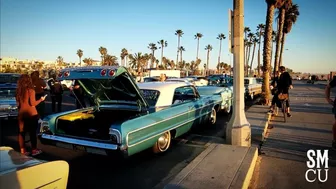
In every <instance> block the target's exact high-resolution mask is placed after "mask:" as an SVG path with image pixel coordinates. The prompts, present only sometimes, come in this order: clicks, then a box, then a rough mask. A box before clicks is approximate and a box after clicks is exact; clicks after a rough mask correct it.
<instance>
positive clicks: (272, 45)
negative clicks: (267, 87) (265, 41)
mask: <svg viewBox="0 0 336 189" xmlns="http://www.w3.org/2000/svg"><path fill="white" fill-rule="evenodd" d="M273 51H274V42H273V40H272V43H271V62H272V59H273ZM271 71H272V70H271Z"/></svg>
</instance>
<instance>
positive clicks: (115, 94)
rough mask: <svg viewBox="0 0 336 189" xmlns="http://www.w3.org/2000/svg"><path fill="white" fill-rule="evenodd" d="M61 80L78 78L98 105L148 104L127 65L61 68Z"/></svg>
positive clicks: (141, 106)
mask: <svg viewBox="0 0 336 189" xmlns="http://www.w3.org/2000/svg"><path fill="white" fill-rule="evenodd" d="M58 78H59V80H78V82H79V84H80V85H81V87H82V88H83V89H84V90H85V92H86V93H87V94H89V96H91V97H92V100H93V102H94V103H95V105H96V106H98V107H100V106H102V105H117V104H122V105H134V106H138V107H139V108H140V109H141V108H143V107H145V108H147V107H148V104H147V102H146V100H145V99H144V97H143V96H142V93H141V92H140V89H139V88H138V86H137V84H136V83H135V81H134V79H133V78H132V76H131V75H130V74H129V73H128V71H127V69H126V68H125V67H119V66H93V67H81V68H69V69H63V70H61V72H60V74H59V75H58Z"/></svg>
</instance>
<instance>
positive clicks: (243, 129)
mask: <svg viewBox="0 0 336 189" xmlns="http://www.w3.org/2000/svg"><path fill="white" fill-rule="evenodd" d="M229 19H231V18H229ZM232 29H233V45H232V47H233V63H234V65H233V68H234V75H233V94H234V98H233V114H232V117H231V119H230V121H229V123H228V124H227V128H226V139H227V142H228V143H229V144H232V145H237V146H251V125H250V123H249V122H248V121H247V119H246V115H245V101H244V93H245V87H244V39H243V35H244V0H234V1H233V26H232Z"/></svg>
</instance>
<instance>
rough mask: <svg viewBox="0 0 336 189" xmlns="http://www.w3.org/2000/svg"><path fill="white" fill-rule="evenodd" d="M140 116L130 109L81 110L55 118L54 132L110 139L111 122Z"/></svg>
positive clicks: (118, 122) (120, 121) (115, 122)
mask: <svg viewBox="0 0 336 189" xmlns="http://www.w3.org/2000/svg"><path fill="white" fill-rule="evenodd" d="M138 116H140V113H139V112H138V111H132V110H115V109H114V110H106V109H104V110H99V111H84V112H83V111H82V112H74V113H71V114H67V115H63V116H61V117H59V118H57V121H56V134H57V135H68V136H72V137H79V138H85V139H89V140H90V139H91V140H105V141H107V140H110V135H109V128H110V126H111V125H112V124H121V123H122V122H124V121H126V120H129V119H133V118H135V117H138Z"/></svg>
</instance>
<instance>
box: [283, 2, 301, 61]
mask: <svg viewBox="0 0 336 189" xmlns="http://www.w3.org/2000/svg"><path fill="white" fill-rule="evenodd" d="M299 15H300V12H299V6H298V5H297V4H294V5H292V6H291V7H290V8H289V9H288V10H287V11H286V15H285V23H284V28H283V33H282V35H283V36H282V42H281V49H280V57H279V65H280V66H282V54H283V49H284V44H285V37H286V35H287V34H288V33H290V31H291V29H292V26H293V24H295V22H296V20H297V18H298V17H299Z"/></svg>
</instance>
